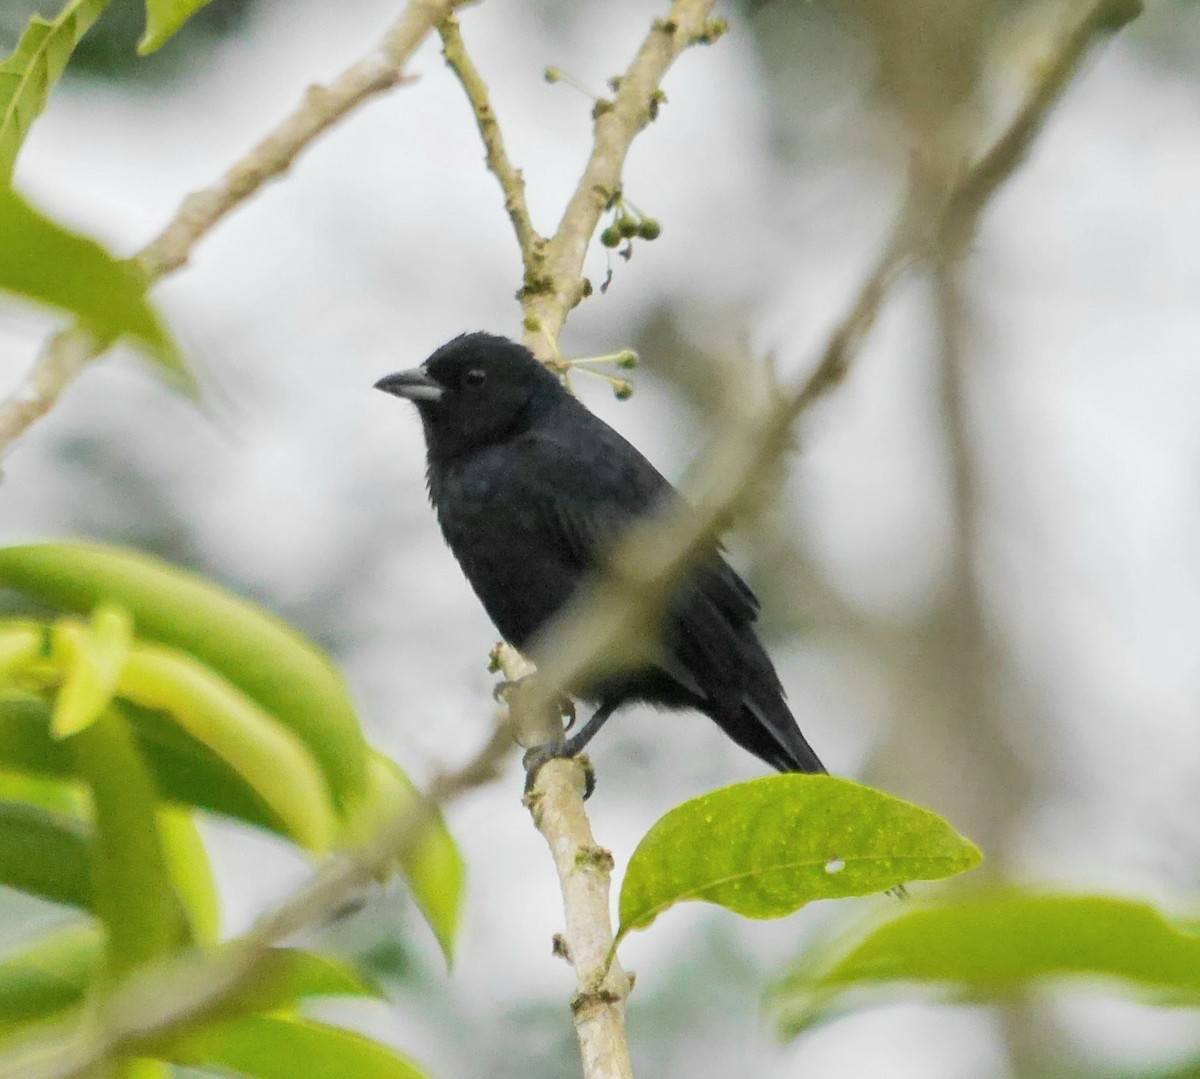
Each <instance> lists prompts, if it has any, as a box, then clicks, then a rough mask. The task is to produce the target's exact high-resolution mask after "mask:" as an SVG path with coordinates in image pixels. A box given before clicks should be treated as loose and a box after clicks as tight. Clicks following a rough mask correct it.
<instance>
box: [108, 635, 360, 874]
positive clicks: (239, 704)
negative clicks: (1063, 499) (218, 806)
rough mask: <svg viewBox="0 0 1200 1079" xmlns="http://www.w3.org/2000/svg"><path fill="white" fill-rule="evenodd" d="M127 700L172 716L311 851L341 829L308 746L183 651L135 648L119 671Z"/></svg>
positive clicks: (322, 848)
mask: <svg viewBox="0 0 1200 1079" xmlns="http://www.w3.org/2000/svg"><path fill="white" fill-rule="evenodd" d="M117 689H118V692H119V693H120V696H121V697H122V698H123V699H127V700H131V701H133V702H134V703H136V704H139V705H142V706H143V707H146V708H154V709H158V710H160V711H163V712H166V713H168V714H169V715H170V716H171V717H172V718H173V719H174V720H175V721H176V722H177V723H178V724H179V725H180V726H181V727H182V728H183V729H184V730H186V731H187V732H188V733H189V734H190V735H192V737H193V738H195V739H196V740H197V741H199V742H202V743H203V744H204V745H206V746H208V747H209V749H211V750H212V751H213V752H214V753H216V754H217V755H218V756H219V757H221V758H222V760H225V761H227V762H228V763H229V765H230V767H231V768H233V770H234V771H235V772H237V773H238V775H240V776H241V777H242V778H243V779H245V780H246V782H247V783H249V784H251V785H252V786H253V787H254V789H255V790H256V791H258V792H259V794H261V795H262V798H263V801H265V802H266V803H267V805H269V806H270V807H271V809H272V810H274V811H275V813H277V814H278V815H279V817H280V819H281V820H283V821H285V822H286V823H287V827H288V831H289V832H290V833H291V834H293V835H295V836H296V837H297V839H298V840H299V842H300V843H302V844H303V845H304V846H306V847H308V848H309V849H310V850H314V851H317V852H318V853H324V852H326V851H327V850H329V848H330V847H331V846H332V845H333V841H334V838H335V836H336V834H337V831H338V827H339V825H338V820H337V817H336V814H335V811H334V806H333V802H332V797H331V794H330V791H329V786H328V784H327V783H326V782H325V776H324V775H323V774H322V772H321V770H320V767H319V766H318V764H317V762H316V760H315V759H314V758H313V755H312V754H311V753H310V752H309V750H308V747H307V745H305V743H304V742H303V741H302V740H301V738H300V737H299V736H298V735H297V734H296V733H295V731H294V730H293V729H292V728H291V727H288V726H285V725H284V724H282V723H280V722H279V721H278V720H277V719H276V718H275V717H274V716H273V715H271V714H270V713H268V712H265V711H263V709H262V708H260V707H259V706H258V704H257V703H256V702H255V701H253V700H251V699H250V698H249V697H247V696H246V695H245V694H244V693H242V692H241V690H239V689H238V688H237V687H236V686H234V685H232V684H231V683H229V682H228V681H226V680H225V679H224V678H222V677H221V676H220V675H219V674H217V673H216V672H215V671H213V670H212V669H211V668H210V667H208V666H207V665H205V664H203V663H199V662H197V661H196V660H195V659H193V658H192V657H191V656H189V655H188V654H187V653H185V652H181V651H179V650H178V649H175V648H165V647H162V646H161V645H136V646H134V647H133V648H131V649H130V650H129V654H128V657H127V658H126V661H125V665H124V667H123V668H122V670H121V678H120V682H119V684H118V687H117Z"/></svg>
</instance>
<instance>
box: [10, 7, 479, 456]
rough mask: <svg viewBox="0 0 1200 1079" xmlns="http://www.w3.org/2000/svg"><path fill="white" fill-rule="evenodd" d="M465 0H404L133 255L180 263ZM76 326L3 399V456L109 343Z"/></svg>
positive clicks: (148, 268) (397, 77)
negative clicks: (372, 39)
mask: <svg viewBox="0 0 1200 1079" xmlns="http://www.w3.org/2000/svg"><path fill="white" fill-rule="evenodd" d="M461 2H462V0H409V2H408V4H407V5H406V6H405V8H404V12H403V14H402V15H401V16H400V18H399V19H397V20H396V22H395V23H394V24H393V25H392V27H391V28H390V29H389V30H388V31H387V33H386V34H384V36H383V38H382V39H381V40H380V41H379V43H378V44H377V45H376V46H375V48H374V49H372V50H371V52H370V53H368V54H367V55H366V56H364V57H363V58H362V59H361V60H359V61H357V62H356V63H354V64H351V65H350V67H348V68H346V70H345V71H343V72H342V73H341V74H340V75H339V76H338V77H337V78H336V79H334V81H333V82H332V83H330V84H329V85H328V86H312V87H310V88H309V89H308V91H307V92H306V93H305V95H304V98H303V100H302V101H301V102H300V104H299V105H298V106H297V107H296V108H295V109H294V110H293V111H292V113H291V114H290V115H289V116H287V117H286V118H285V119H284V121H283V122H282V123H281V124H280V125H279V126H278V127H276V128H275V129H274V130H273V131H271V132H270V133H269V134H268V135H267V136H266V138H264V139H263V140H262V141H261V142H259V143H258V145H257V146H255V147H254V148H253V149H252V150H251V151H250V152H249V153H247V154H246V155H245V157H243V158H242V159H241V160H240V161H238V162H237V164H235V165H234V166H233V168H231V169H230V170H229V171H228V172H227V173H226V174H225V175H224V176H223V177H222V178H221V179H220V180H219V181H217V183H215V184H213V185H212V186H211V187H207V188H204V189H202V190H200V191H196V192H194V193H193V194H191V195H189V196H188V197H187V198H186V199H184V200H183V203H182V205H181V206H180V207H179V209H178V210H177V211H176V213H175V216H174V217H173V218H171V220H170V221H169V222H168V223H167V225H166V227H165V228H164V229H163V230H162V232H160V233H159V234H158V235H157V236H156V237H155V238H154V239H153V240H151V241H150V242H149V243H148V244H147V245H146V246H145V247H143V248H142V250H141V251H139V252H138V253H137V254H136V255H135V256H134V261H135V262H136V263H137V264H138V265H139V266H140V267H141V268H142V270H143V271H144V272H145V273H146V275H147V277H148V278H149V279H150V280H151V281H154V280H157V279H158V278H159V277H162V276H164V275H165V274H169V273H171V272H172V271H173V270H177V269H178V268H179V267H180V266H183V265H184V264H185V263H186V262H187V260H188V257H189V256H190V254H191V251H192V248H193V247H194V246H195V244H196V243H197V242H198V241H199V240H200V239H201V237H203V236H204V234H205V233H207V232H208V231H209V230H210V229H211V228H212V227H213V226H214V225H215V224H216V223H217V222H218V221H220V220H221V218H223V217H225V216H226V215H227V214H228V213H229V212H230V211H232V210H234V209H235V208H236V207H238V206H239V205H241V203H243V202H245V201H246V199H248V198H249V197H250V196H251V195H253V194H255V192H257V191H258V190H259V189H260V188H261V187H262V186H263V185H264V184H266V183H267V182H268V181H270V180H273V179H274V178H275V177H277V176H280V175H282V174H283V173H285V172H287V170H288V169H289V168H291V166H292V164H293V162H294V161H295V160H296V158H297V157H298V156H299V155H300V153H301V152H302V151H303V150H304V149H305V148H306V147H307V146H308V145H309V144H310V143H312V142H313V141H314V140H315V139H317V138H318V136H320V135H321V134H322V133H323V132H324V131H326V130H328V129H329V128H330V127H332V126H333V125H334V124H336V123H337V122H338V121H339V120H341V119H342V118H343V117H344V116H345V115H346V114H347V113H349V112H350V111H352V110H353V109H355V108H357V107H358V106H359V105H361V104H362V103H363V102H365V101H367V100H369V99H370V98H372V97H375V96H376V95H378V94H380V93H382V92H383V91H385V90H388V89H390V88H391V87H393V86H395V85H396V84H397V83H399V82H401V81H403V78H404V75H403V70H404V65H405V64H406V63H407V62H408V59H409V57H410V56H411V55H412V54H413V52H414V51H415V50H416V48H417V46H418V45H420V44H421V42H422V41H424V40H425V38H426V36H427V35H428V34H429V33H430V32H431V31H432V30H433V28H434V27H435V26H437V25H438V24H439V23H440V22H441V21H442V20H443V19H445V18H446V17H447V16H448V15H449V14H450V13H451V12H452V11H453V10H454V8H455V7H456V6H457V5H458V4H459V3H461ZM108 344H109V343H107V342H102V341H101V340H99V339H98V338H95V337H93V336H92V335H91V334H89V333H88V332H87V331H86V330H84V329H82V328H80V327H78V326H76V327H72V328H71V329H68V330H62V331H60V332H58V333H56V334H54V335H53V336H52V337H51V338H50V340H49V341H48V342H47V344H46V346H45V348H43V350H42V352H41V354H40V355H39V356H38V358H37V360H36V361H35V362H34V366H33V369H32V371H31V372H30V373H29V375H28V377H27V378H26V380H25V383H24V384H23V386H22V387H21V388H20V389H19V390H17V392H16V393H15V394H13V396H12V397H10V398H9V399H8V400H7V401H5V402H4V403H3V404H2V405H0V455H3V454H4V452H5V451H6V449H7V448H8V447H9V446H10V445H11V444H12V443H13V441H14V440H16V439H17V438H18V437H19V436H20V435H22V434H23V433H24V432H25V431H27V430H28V429H29V428H30V427H31V426H32V425H33V424H34V423H36V422H37V421H38V420H39V419H40V418H41V417H42V416H44V415H45V414H46V413H47V412H49V411H50V409H51V408H53V407H54V405H55V403H56V402H57V401H58V399H59V397H60V396H61V395H62V393H63V391H64V390H65V389H66V388H67V387H68V386H69V385H70V384H71V382H72V381H73V380H74V379H75V377H76V376H77V375H78V374H79V373H80V371H82V370H83V369H84V367H86V366H87V365H88V363H90V362H91V361H92V360H93V359H95V358H96V357H97V356H99V355H100V354H101V353H102V352H104V351H105V349H106V348H107V347H108Z"/></svg>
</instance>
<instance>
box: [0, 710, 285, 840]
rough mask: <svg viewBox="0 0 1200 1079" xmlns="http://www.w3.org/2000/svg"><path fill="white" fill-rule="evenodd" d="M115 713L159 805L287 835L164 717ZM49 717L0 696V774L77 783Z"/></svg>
mask: <svg viewBox="0 0 1200 1079" xmlns="http://www.w3.org/2000/svg"><path fill="white" fill-rule="evenodd" d="M119 711H120V712H121V713H122V714H123V715H124V716H125V717H126V718H127V719H128V720H129V723H130V726H131V728H132V730H133V732H134V735H135V737H136V738H137V742H138V747H139V749H140V750H141V751H142V753H143V754H144V755H145V757H146V760H147V762H148V763H149V764H150V767H151V769H152V771H153V772H154V779H155V782H156V784H157V786H158V789H159V792H160V793H161V794H162V796H163V798H164V799H166V800H168V801H171V802H175V803H178V804H181V805H193V806H197V807H199V808H200V809H208V810H211V811H213V812H215V813H221V814H224V815H225V816H229V817H235V818H237V819H238V820H242V821H246V822H247V823H249V824H253V825H255V826H256V827H259V828H268V829H270V830H271V831H273V832H277V833H279V834H280V835H288V831H287V828H286V826H285V825H284V823H283V822H282V821H281V820H279V818H278V817H277V816H276V815H275V814H274V813H272V812H271V810H270V808H269V807H268V806H267V805H266V804H265V803H264V802H263V800H262V798H261V796H260V795H259V794H258V793H257V792H256V791H255V790H254V788H253V787H251V786H250V784H248V783H247V782H246V781H245V780H244V779H242V778H241V777H240V776H239V775H238V774H237V773H236V772H234V771H233V769H232V768H230V767H229V765H228V764H226V763H225V762H224V761H222V760H221V759H220V757H218V756H217V755H216V754H215V753H213V752H212V750H210V749H208V748H207V747H206V746H204V745H202V744H201V743H199V742H197V741H196V740H195V739H194V738H192V737H191V735H189V734H187V733H186V732H185V731H183V730H181V729H180V728H179V726H178V725H177V724H176V723H175V722H174V721H172V720H171V719H170V717H169V716H166V715H164V714H163V713H160V712H153V711H150V710H148V709H144V708H138V707H136V706H134V705H131V704H128V703H125V702H122V703H121V704H120V705H119ZM50 714H51V708H50V705H49V704H48V703H47V702H45V701H43V700H42V699H41V698H40V697H35V696H31V695H29V694H23V693H15V692H10V693H3V692H0V768H5V769H9V770H11V771H12V772H13V773H15V774H25V775H28V776H32V777H44V778H47V779H62V780H64V781H71V780H74V779H75V778H77V772H76V768H75V761H74V758H73V756H72V754H71V751H70V749H69V748H68V747H67V746H66V745H65V744H64V743H62V742H59V741H56V740H54V739H52V738H51V737H50ZM18 800H27V799H24V798H23V797H19V799H18ZM47 808H50V807H47Z"/></svg>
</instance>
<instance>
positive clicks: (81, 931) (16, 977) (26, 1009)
mask: <svg viewBox="0 0 1200 1079" xmlns="http://www.w3.org/2000/svg"><path fill="white" fill-rule="evenodd" d="M103 955H104V934H103V932H101V930H100V927H99V926H98V925H96V923H95V922H93V921H88V922H75V923H73V924H71V925H68V926H66V927H65V928H62V929H56V930H54V931H53V932H51V933H48V934H47V935H46V936H44V937H41V938H40V939H38V940H36V941H34V943H33V944H29V945H26V946H25V947H23V948H21V950H20V951H18V952H16V953H15V954H13V955H10V956H6V957H5V958H3V959H0V1034H2V1033H7V1032H8V1031H9V1030H11V1029H12V1028H13V1027H16V1026H20V1025H21V1024H22V1023H27V1022H30V1021H31V1020H35V1019H44V1018H46V1017H48V1016H50V1015H53V1014H54V1013H55V1012H58V1011H62V1010H63V1009H65V1008H69V1007H71V1006H73V1005H75V1004H78V1003H79V1001H80V1000H81V999H82V998H83V994H84V993H85V992H86V990H87V988H88V986H89V985H91V983H92V980H93V979H94V978H95V976H96V972H97V971H98V970H99V967H100V963H101V960H102V957H103Z"/></svg>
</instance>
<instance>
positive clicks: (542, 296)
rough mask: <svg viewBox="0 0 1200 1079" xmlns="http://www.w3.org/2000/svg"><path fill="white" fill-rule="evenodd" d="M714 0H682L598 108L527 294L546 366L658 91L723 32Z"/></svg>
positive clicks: (533, 334) (529, 329)
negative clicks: (691, 49)
mask: <svg viewBox="0 0 1200 1079" xmlns="http://www.w3.org/2000/svg"><path fill="white" fill-rule="evenodd" d="M714 2H715V0H675V3H673V4H672V5H671V10H670V12H669V14H668V15H667V17H666V18H665V19H656V20H655V22H654V25H653V27H652V28H651V30H650V33H649V35H648V36H647V37H646V39H645V41H643V42H642V46H641V48H640V49H639V50H638V53H637V56H636V57H634V60H633V63H632V64H630V66H629V69H628V70H627V71H626V72H625V74H624V75H622V76H621V77H620V80H619V81H618V82H617V84H616V85H617V91H616V94H615V96H614V97H613V99H612V100H611V101H608V100H602V101H599V102H597V104H596V108H595V110H594V111H593V115H594V117H595V127H594V134H593V138H592V152H591V155H590V157H589V158H588V162H587V165H586V167H585V168H584V170H583V175H582V176H581V177H580V179H579V183H578V185H577V186H576V188H575V193H574V194H573V195H572V196H571V199H570V201H569V202H568V203H567V208H566V210H565V211H564V212H563V216H562V220H561V221H560V222H559V225H558V229H557V230H556V231H555V233H554V236H553V237H552V238H551V239H550V240H549V241H548V242H547V244H546V248H545V251H544V255H543V258H542V260H541V265H540V267H539V268H538V272H537V275H536V277H535V279H533V280H531V281H528V282H527V283H526V286H525V288H524V289H523V290H522V293H521V305H522V307H523V308H524V311H525V344H526V345H528V346H529V348H530V349H531V350H532V351H533V353H534V355H536V356H537V357H538V358H539V359H541V360H543V361H554V360H557V359H558V358H559V357H558V344H557V342H558V335H559V333H560V332H561V330H562V327H563V324H564V323H565V322H566V320H567V315H568V314H569V313H570V311H571V309H572V308H573V307H574V306H575V305H576V304H577V303H578V302H579V301H580V300H581V299H582V298H583V296H584V290H585V286H584V279H583V261H584V257H585V256H586V255H587V249H588V243H589V242H590V241H591V238H592V233H593V232H595V231H596V225H597V223H598V222H599V221H600V215H601V214H602V213H603V212H604V210H605V207H606V206H608V204H609V202H610V200H611V199H612V198H613V196H614V195H615V194H617V192H618V191H619V190H620V186H621V172H622V170H623V169H624V167H625V158H626V156H627V155H628V153H629V147H630V145H631V144H632V143H633V140H634V139H635V138H637V136H638V134H639V133H640V132H641V131H642V130H643V129H644V128H645V127H646V125H647V124H649V123H650V121H651V120H652V119H654V116H655V115H656V112H657V103H658V96H659V85H660V84H661V82H662V80H663V77H664V76H665V75H666V73H667V71H668V70H669V69H670V67H671V65H672V64H673V63H674V62H675V60H676V59H677V58H678V57H679V55H680V53H682V52H683V50H684V49H686V48H687V47H688V46H689V45H693V44H696V43H698V42H709V41H712V40H714V39H715V38H716V37H717V36H719V34H720V32H721V31H722V30H723V28H724V24H723V23H720V22H711V21H710V20H709V15H710V14H711V12H712V9H713V5H714Z"/></svg>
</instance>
